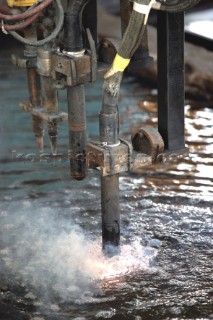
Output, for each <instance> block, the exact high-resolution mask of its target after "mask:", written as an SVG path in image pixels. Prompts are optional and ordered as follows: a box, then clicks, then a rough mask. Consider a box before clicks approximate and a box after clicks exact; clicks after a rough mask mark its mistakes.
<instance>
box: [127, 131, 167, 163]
mask: <svg viewBox="0 0 213 320" xmlns="http://www.w3.org/2000/svg"><path fill="white" fill-rule="evenodd" d="M132 144H133V148H134V150H136V151H140V152H143V153H145V154H148V155H150V156H151V157H152V162H153V163H154V162H156V161H157V157H158V155H159V154H161V153H162V152H163V151H164V142H163V139H162V137H161V135H160V134H159V132H158V131H157V129H155V128H153V127H151V126H144V127H143V128H140V129H139V131H138V132H137V133H136V134H135V135H133V137H132Z"/></svg>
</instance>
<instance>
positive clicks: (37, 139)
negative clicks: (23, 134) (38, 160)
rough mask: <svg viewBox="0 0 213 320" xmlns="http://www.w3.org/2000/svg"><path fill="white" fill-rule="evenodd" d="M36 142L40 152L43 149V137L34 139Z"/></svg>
mask: <svg viewBox="0 0 213 320" xmlns="http://www.w3.org/2000/svg"><path fill="white" fill-rule="evenodd" d="M36 141H37V145H38V150H39V151H40V152H42V151H43V149H44V139H43V137H36Z"/></svg>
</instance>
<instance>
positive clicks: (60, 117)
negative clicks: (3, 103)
mask: <svg viewBox="0 0 213 320" xmlns="http://www.w3.org/2000/svg"><path fill="white" fill-rule="evenodd" d="M19 106H20V108H21V109H22V110H24V111H27V112H30V113H31V114H32V115H34V116H37V117H39V118H40V119H42V120H45V121H47V122H62V121H67V120H68V114H67V113H66V112H59V113H57V114H52V113H48V112H46V110H45V109H44V108H33V107H32V105H31V104H30V103H29V102H21V103H20V104H19Z"/></svg>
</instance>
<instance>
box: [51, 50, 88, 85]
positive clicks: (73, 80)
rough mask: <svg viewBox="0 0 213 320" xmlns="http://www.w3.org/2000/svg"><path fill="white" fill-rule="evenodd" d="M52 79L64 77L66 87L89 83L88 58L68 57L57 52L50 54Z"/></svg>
mask: <svg viewBox="0 0 213 320" xmlns="http://www.w3.org/2000/svg"><path fill="white" fill-rule="evenodd" d="M52 77H53V79H54V80H57V79H61V77H65V78H66V84H67V85H68V86H74V85H77V84H83V83H86V82H89V81H90V78H91V59H90V56H89V55H83V56H81V57H68V56H66V55H64V54H63V53H59V52H57V53H54V54H52Z"/></svg>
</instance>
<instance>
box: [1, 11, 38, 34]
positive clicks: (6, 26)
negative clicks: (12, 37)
mask: <svg viewBox="0 0 213 320" xmlns="http://www.w3.org/2000/svg"><path fill="white" fill-rule="evenodd" d="M38 16H39V13H36V14H34V15H33V16H32V17H29V18H27V19H26V20H24V21H21V22H19V23H15V24H11V25H9V24H4V26H3V27H4V30H6V31H16V30H21V29H23V28H26V27H27V26H29V25H30V24H32V23H33V22H34V21H35V20H36V19H37V18H38Z"/></svg>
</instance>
